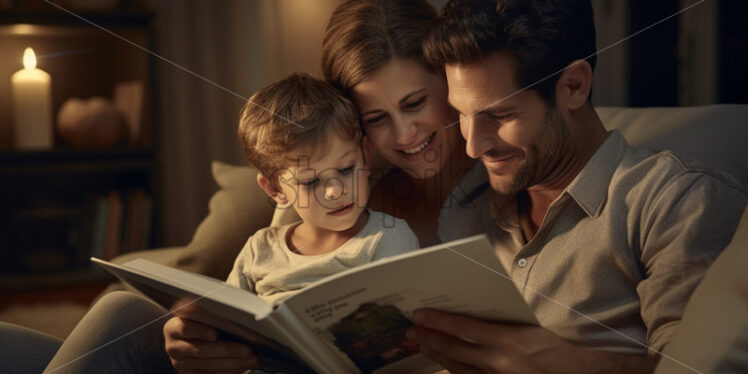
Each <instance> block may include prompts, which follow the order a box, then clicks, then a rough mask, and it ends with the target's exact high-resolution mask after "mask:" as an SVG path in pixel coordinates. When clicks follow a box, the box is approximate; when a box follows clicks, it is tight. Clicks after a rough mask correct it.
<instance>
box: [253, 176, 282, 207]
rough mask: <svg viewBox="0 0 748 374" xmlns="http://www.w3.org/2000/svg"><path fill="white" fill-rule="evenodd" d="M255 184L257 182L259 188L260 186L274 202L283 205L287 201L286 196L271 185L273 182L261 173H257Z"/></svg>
mask: <svg viewBox="0 0 748 374" xmlns="http://www.w3.org/2000/svg"><path fill="white" fill-rule="evenodd" d="M257 184H259V185H260V188H262V190H263V191H265V193H266V194H268V196H270V198H271V199H273V200H275V202H276V203H278V204H279V205H285V204H287V203H288V197H286V194H284V193H283V191H281V190H279V189H277V188H276V187H275V186H273V183H271V181H270V179H268V178H267V177H266V176H265V175H263V174H262V173H257Z"/></svg>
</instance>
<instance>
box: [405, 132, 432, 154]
mask: <svg viewBox="0 0 748 374" xmlns="http://www.w3.org/2000/svg"><path fill="white" fill-rule="evenodd" d="M434 135H436V132H434V133H433V134H431V136H429V137H428V138H426V140H424V141H423V142H421V144H418V145H416V146H415V147H412V148H408V149H399V150H398V151H399V152H401V153H404V154H406V155H408V156H412V155H415V154H417V153H419V152H421V151H423V150H424V149H426V147H428V146H429V144H431V141H432V140H434Z"/></svg>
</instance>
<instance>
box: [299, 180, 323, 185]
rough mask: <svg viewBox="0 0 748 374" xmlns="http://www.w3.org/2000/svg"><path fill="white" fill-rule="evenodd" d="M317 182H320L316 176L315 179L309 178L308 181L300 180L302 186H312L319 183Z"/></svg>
mask: <svg viewBox="0 0 748 374" xmlns="http://www.w3.org/2000/svg"><path fill="white" fill-rule="evenodd" d="M317 182H319V178H314V179H312V180H308V181H306V182H299V184H300V185H302V186H307V187H311V186H314V185H315V184H317Z"/></svg>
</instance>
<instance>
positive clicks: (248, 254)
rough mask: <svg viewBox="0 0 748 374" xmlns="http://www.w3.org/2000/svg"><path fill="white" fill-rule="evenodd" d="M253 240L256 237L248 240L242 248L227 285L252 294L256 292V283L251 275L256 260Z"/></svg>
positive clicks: (227, 279)
mask: <svg viewBox="0 0 748 374" xmlns="http://www.w3.org/2000/svg"><path fill="white" fill-rule="evenodd" d="M252 238H254V236H252V237H250V238H249V239H248V240H247V243H246V244H244V248H242V250H241V252H239V255H238V256H236V260H234V266H233V268H232V269H231V272H230V273H229V276H228V278H226V284H228V285H229V286H232V287H236V288H241V289H243V290H247V291H250V292H255V286H254V282H253V281H252V278H251V277H250V275H249V270H250V269H251V266H252V263H253V260H254V245H253V239H252Z"/></svg>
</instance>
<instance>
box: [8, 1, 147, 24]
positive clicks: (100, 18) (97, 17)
mask: <svg viewBox="0 0 748 374" xmlns="http://www.w3.org/2000/svg"><path fill="white" fill-rule="evenodd" d="M66 9H67V8H66ZM68 10H70V12H72V13H74V14H76V15H78V16H80V17H81V18H84V19H86V20H88V21H91V22H93V23H95V24H97V25H100V26H122V27H147V26H148V25H149V24H150V22H151V20H152V19H153V13H152V12H147V11H134V10H132V11H128V10H118V11H112V12H81V11H77V10H73V9H68ZM19 23H30V24H44V25H89V26H90V24H89V23H88V22H85V21H83V20H81V19H80V18H78V17H76V16H74V15H72V14H70V13H68V12H65V11H63V10H60V9H57V8H55V7H54V6H52V5H49V6H48V7H44V8H43V9H40V10H6V11H3V12H0V24H19Z"/></svg>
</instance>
